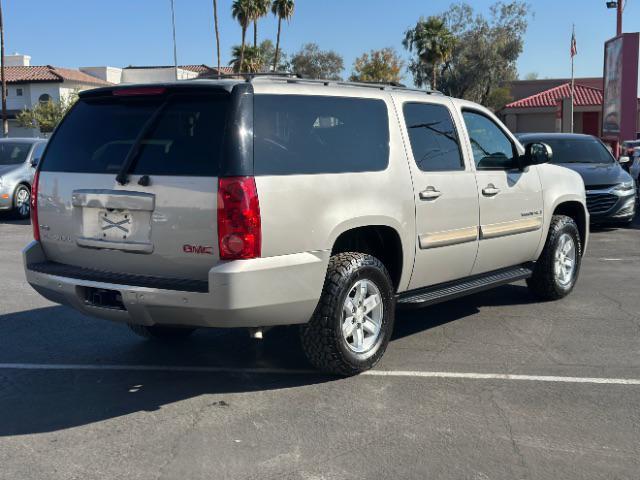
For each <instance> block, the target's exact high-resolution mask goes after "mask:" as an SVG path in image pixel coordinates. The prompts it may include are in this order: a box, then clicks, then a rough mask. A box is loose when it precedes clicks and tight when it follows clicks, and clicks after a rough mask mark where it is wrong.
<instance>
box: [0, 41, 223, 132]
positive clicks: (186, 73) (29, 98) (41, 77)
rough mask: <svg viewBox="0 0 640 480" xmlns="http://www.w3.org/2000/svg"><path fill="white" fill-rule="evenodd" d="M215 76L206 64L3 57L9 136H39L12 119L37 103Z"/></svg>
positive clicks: (216, 71) (216, 70)
mask: <svg viewBox="0 0 640 480" xmlns="http://www.w3.org/2000/svg"><path fill="white" fill-rule="evenodd" d="M220 70H221V72H220V73H221V74H230V73H232V69H231V68H230V67H222V68H221V69H220ZM176 73H177V77H178V80H189V79H193V78H203V77H204V78H206V77H215V76H217V75H218V69H217V68H214V67H209V66H207V65H204V64H202V65H182V66H179V67H178V68H177V72H176V69H175V68H174V67H171V66H149V67H139V66H138V67H136V66H130V67H125V68H119V67H108V66H105V67H81V68H80V69H78V70H75V69H71V68H61V67H53V66H51V65H45V66H31V57H30V56H28V55H20V54H14V55H6V56H5V77H6V80H7V110H8V113H9V136H10V137H37V136H43V135H42V134H41V132H40V131H38V130H36V129H30V128H23V127H19V126H18V124H17V122H16V120H15V118H16V115H17V114H18V113H19V112H20V111H22V110H23V109H25V108H26V109H30V108H33V106H35V105H37V103H38V102H47V101H49V100H52V101H54V102H59V101H60V100H61V99H63V98H64V97H66V96H68V95H71V94H72V93H73V92H74V91H82V90H87V89H90V88H97V87H104V86H108V85H114V84H115V85H117V84H124V83H127V84H131V83H153V82H172V81H174V80H175V79H176Z"/></svg>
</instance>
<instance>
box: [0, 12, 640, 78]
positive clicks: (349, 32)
mask: <svg viewBox="0 0 640 480" xmlns="http://www.w3.org/2000/svg"><path fill="white" fill-rule="evenodd" d="M529 1H530V4H532V6H533V11H534V14H535V16H534V18H533V19H531V21H530V26H529V31H528V33H527V36H526V41H525V49H524V53H523V55H522V56H521V58H520V61H519V63H518V69H519V72H520V74H521V75H525V74H527V73H529V72H537V73H538V74H539V75H540V77H541V78H544V77H567V76H569V75H570V61H569V47H570V37H571V25H572V23H575V24H576V31H577V38H578V49H579V56H578V57H577V58H576V75H577V76H597V75H602V65H603V60H602V56H603V44H604V41H605V40H606V39H607V38H610V37H612V36H614V34H615V11H614V10H607V9H606V7H605V0H529ZM627 1H628V5H627V10H626V12H625V22H626V24H625V31H629V32H630V31H638V30H640V0H627ZM2 3H3V6H4V17H5V18H4V20H5V42H6V48H7V52H8V53H13V52H15V51H18V52H20V53H27V54H29V55H31V56H32V57H33V59H32V63H33V64H34V65H43V64H51V65H57V66H68V67H78V66H96V65H112V66H127V65H168V64H171V63H172V61H173V60H172V59H173V50H172V44H171V17H170V8H169V0H108V1H107V0H3V2H2ZM218 3H219V9H220V17H221V22H220V29H221V35H222V52H223V63H224V64H226V63H228V61H229V51H230V49H231V46H232V45H233V44H238V43H240V29H239V27H238V26H237V25H236V24H235V22H234V21H233V20H232V19H231V13H230V5H231V0H219V1H218ZM467 3H470V4H471V5H473V6H474V8H476V9H477V10H480V11H484V12H486V11H487V10H488V7H489V6H490V5H491V4H492V3H493V0H468V2H467ZM175 4H176V23H177V37H178V57H179V62H180V63H182V64H192V63H194V64H196V63H208V64H213V63H214V55H215V43H214V34H213V18H212V17H213V16H212V0H175ZM296 4H297V6H296V8H297V11H296V15H295V17H294V19H293V21H292V22H291V24H290V25H285V27H284V32H283V48H284V50H285V51H287V52H293V51H296V50H297V49H298V48H299V47H300V45H302V44H303V43H306V42H316V43H318V44H319V45H320V47H321V48H323V49H334V50H336V51H338V52H339V53H340V54H342V55H343V56H344V58H345V66H346V68H347V71H350V69H351V65H352V64H353V60H354V59H355V58H356V57H357V56H358V55H360V54H361V53H362V52H364V51H367V50H370V49H374V48H375V49H377V48H382V47H387V46H392V47H395V48H396V49H397V50H398V51H399V52H401V53H402V55H403V56H406V55H407V54H406V52H404V51H403V49H402V44H401V42H402V37H403V32H404V31H405V30H406V29H407V28H408V27H410V26H411V25H413V24H415V22H416V20H417V19H418V18H419V17H420V16H421V15H424V16H428V15H432V14H436V13H439V12H442V11H444V10H446V8H447V7H448V6H449V5H450V4H451V1H450V0H393V1H392V0H297V1H296ZM276 25H277V23H276V21H275V20H274V19H273V17H271V16H270V17H268V18H266V19H264V20H262V22H261V24H260V38H261V39H264V38H271V39H274V40H275V36H276ZM346 73H348V72H346Z"/></svg>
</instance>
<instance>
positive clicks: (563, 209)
mask: <svg viewBox="0 0 640 480" xmlns="http://www.w3.org/2000/svg"><path fill="white" fill-rule="evenodd" d="M553 215H566V216H567V217H571V218H572V219H573V220H574V221H575V222H576V225H577V226H578V231H579V232H580V243H581V244H582V255H584V250H585V248H586V246H587V241H588V235H589V216H588V214H587V212H586V209H585V207H584V205H583V204H582V203H580V202H579V201H576V200H568V201H564V202H561V203H559V204H558V205H556V207H555V209H554V210H553Z"/></svg>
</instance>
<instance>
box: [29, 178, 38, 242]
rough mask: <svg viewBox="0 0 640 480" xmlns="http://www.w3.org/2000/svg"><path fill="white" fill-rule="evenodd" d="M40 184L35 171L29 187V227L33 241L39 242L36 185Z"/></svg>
mask: <svg viewBox="0 0 640 480" xmlns="http://www.w3.org/2000/svg"><path fill="white" fill-rule="evenodd" d="M39 183H40V171H39V170H36V174H35V176H34V177H33V185H31V225H32V226H33V239H34V240H35V241H36V242H39V241H40V225H39V224H38V184H39Z"/></svg>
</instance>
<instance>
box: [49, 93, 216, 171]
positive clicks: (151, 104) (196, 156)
mask: <svg viewBox="0 0 640 480" xmlns="http://www.w3.org/2000/svg"><path fill="white" fill-rule="evenodd" d="M165 101H167V102H168V104H167V105H166V107H165V108H164V109H163V111H162V114H161V115H160V117H159V118H158V120H157V122H156V123H155V126H154V128H153V129H151V131H150V132H149V133H148V135H146V136H145V138H144V139H143V140H142V143H141V150H140V154H139V155H138V157H137V161H136V162H135V166H134V168H133V170H132V173H134V174H141V175H142V174H144V175H176V176H216V175H217V174H218V171H219V169H220V168H219V164H220V157H221V151H222V146H223V139H224V130H225V126H226V117H227V103H228V102H227V96H226V95H224V94H211V95H199V96H198V97H191V96H182V95H180V96H174V97H170V98H169V99H167V98H165V97H161V96H158V97H155V96H154V97H138V98H108V99H83V100H80V101H78V103H77V104H76V106H74V108H73V109H72V111H71V112H70V113H69V115H68V116H67V117H66V118H65V120H64V121H63V122H62V124H61V125H60V127H59V128H58V130H57V132H56V133H55V135H54V137H53V138H52V140H51V145H50V146H49V148H48V149H47V153H46V158H45V159H44V163H43V165H42V171H56V172H77V173H113V174H115V173H117V172H118V171H119V170H120V168H121V167H122V165H123V163H124V160H125V158H126V157H127V154H128V152H129V150H130V149H131V147H132V146H133V144H134V142H135V140H136V138H137V137H138V135H139V134H140V132H141V131H142V130H143V129H144V128H145V125H146V123H147V122H148V121H149V119H150V118H151V117H152V116H153V115H154V112H156V111H157V110H158V109H159V108H160V106H161V105H162V104H163V103H164V102H165Z"/></svg>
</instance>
